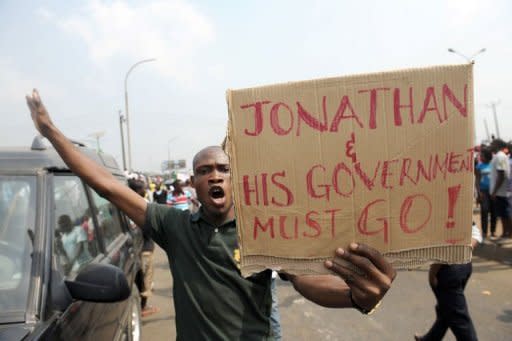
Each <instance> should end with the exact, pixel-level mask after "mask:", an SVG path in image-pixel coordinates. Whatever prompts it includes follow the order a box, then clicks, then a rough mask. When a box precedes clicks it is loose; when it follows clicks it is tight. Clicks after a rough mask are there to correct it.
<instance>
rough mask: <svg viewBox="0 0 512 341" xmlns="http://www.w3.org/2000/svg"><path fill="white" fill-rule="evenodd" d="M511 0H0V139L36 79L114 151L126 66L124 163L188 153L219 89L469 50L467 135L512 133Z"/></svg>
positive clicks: (219, 133)
mask: <svg viewBox="0 0 512 341" xmlns="http://www.w3.org/2000/svg"><path fill="white" fill-rule="evenodd" d="M511 13H512V2H510V1H506V0H486V1H483V0H482V1H476V0H430V1H406V0H403V1H398V0H397V1H393V0H390V1H369V0H368V1H363V0H360V1H357V2H356V1H342V0H337V1H336V0H333V1H322V0H318V1H300V0H281V1H265V0H261V1H226V0H215V1H213V0H209V1H208V0H167V1H164V0H156V1H151V0H146V1H100V0H84V1H75V0H72V1H57V0H55V1H15V0H0V104H1V105H0V118H1V123H0V145H2V146H5V145H8V146H15V145H29V144H30V142H31V141H32V138H33V136H34V135H35V133H36V131H35V129H34V128H33V125H32V122H31V120H30V115H29V113H28V109H27V108H26V104H25V101H24V95H25V94H26V93H29V92H30V90H31V89H32V88H34V87H36V88H38V89H39V90H40V93H41V95H42V97H43V100H44V101H45V103H46V105H47V107H48V109H49V110H50V112H51V114H52V116H53V120H54V122H55V123H56V124H57V125H58V126H59V127H60V129H61V130H62V131H63V132H64V133H65V134H66V135H67V136H68V137H72V138H75V139H79V140H85V141H86V142H88V143H90V144H91V145H93V146H94V145H95V142H94V138H93V137H92V136H93V135H94V134H98V133H102V134H103V137H101V138H100V145H101V148H102V149H103V150H105V151H108V152H110V153H112V154H113V155H114V156H116V158H117V159H118V161H119V162H120V163H121V160H122V159H121V143H120V131H119V115H118V111H119V110H122V111H123V112H124V110H125V105H124V79H125V75H126V73H127V71H128V70H129V69H130V67H131V66H132V65H133V64H134V63H136V62H138V61H140V60H143V59H148V58H156V61H154V62H150V63H145V64H142V65H139V66H138V67H136V68H135V69H134V71H133V72H132V73H131V74H130V76H129V78H128V94H129V114H130V126H131V140H132V154H133V161H132V164H133V168H135V169H139V170H153V171H157V170H159V169H160V165H161V163H162V161H163V160H165V159H167V158H168V155H170V157H171V159H180V158H184V159H187V160H189V161H190V160H191V159H192V157H193V155H194V153H195V152H197V151H198V150H199V149H200V148H201V147H203V146H206V145H211V144H218V143H220V141H221V140H222V139H223V137H224V134H225V131H226V126H227V108H226V100H225V91H226V89H228V88H241V87H244V88H245V87H250V86H254V85H264V84H271V83H276V82H285V81H292V80H304V79H312V78H320V77H332V76H341V75H349V74H353V73H366V72H376V71H385V70H393V69H399V68H410V67H421V66H429V65H438V64H455V63H463V62H465V60H464V58H463V57H461V56H458V55H456V54H454V53H449V52H448V51H447V49H448V48H450V47H451V48H453V49H455V50H457V51H459V52H460V53H461V54H463V55H466V56H468V57H469V56H471V55H472V54H473V53H475V52H477V51H478V50H480V49H481V48H486V49H487V51H486V52H484V53H482V54H479V55H478V56H477V57H476V65H475V113H476V119H475V122H476V132H477V139H478V140H480V139H483V138H486V132H485V128H484V121H486V122H487V125H488V127H489V131H490V133H491V134H493V133H495V123H494V119H493V115H492V109H491V108H490V107H489V104H490V103H492V102H497V103H498V105H497V106H496V110H497V114H498V122H499V130H500V134H501V137H503V138H504V139H507V140H509V139H512V116H511V115H510V113H511V112H512V96H511V95H510V93H511V91H510V90H511V89H510V84H512V67H510V65H509V64H508V63H509V62H510V61H511V60H512V23H510V14H511Z"/></svg>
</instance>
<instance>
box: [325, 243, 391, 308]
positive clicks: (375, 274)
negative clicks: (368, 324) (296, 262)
mask: <svg viewBox="0 0 512 341" xmlns="http://www.w3.org/2000/svg"><path fill="white" fill-rule="evenodd" d="M325 266H326V267H327V268H328V269H329V270H331V271H332V272H334V273H335V274H337V275H339V276H340V277H341V278H342V279H343V280H344V281H345V283H346V284H347V285H348V286H349V288H350V290H351V295H352V296H351V299H352V303H353V304H354V306H358V307H359V308H362V309H363V310H365V311H371V310H372V309H373V308H375V307H376V306H377V305H378V304H379V302H380V301H381V300H382V298H383V297H384V295H385V294H386V292H387V291H388V290H389V288H390V287H391V283H392V282H393V280H394V279H395V277H396V270H395V269H394V268H393V266H392V265H391V264H390V263H389V262H388V261H387V260H386V259H385V258H384V256H383V255H382V254H381V253H380V252H379V251H377V250H375V249H373V248H371V247H369V246H367V245H365V244H360V243H351V244H350V247H349V249H348V250H344V249H341V248H339V249H337V250H336V256H335V258H334V259H333V260H332V261H326V262H325ZM354 266H355V267H356V268H357V269H356V268H354Z"/></svg>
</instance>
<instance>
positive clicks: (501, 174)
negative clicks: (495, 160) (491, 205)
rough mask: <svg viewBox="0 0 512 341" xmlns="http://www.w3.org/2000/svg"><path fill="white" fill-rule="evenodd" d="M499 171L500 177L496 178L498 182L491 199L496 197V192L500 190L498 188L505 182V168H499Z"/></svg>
mask: <svg viewBox="0 0 512 341" xmlns="http://www.w3.org/2000/svg"><path fill="white" fill-rule="evenodd" d="M497 173H498V177H497V178H496V184H495V185H494V188H493V190H492V193H491V199H492V200H494V199H496V192H497V191H498V189H499V188H500V187H501V185H502V184H503V181H505V171H504V170H498V171H497Z"/></svg>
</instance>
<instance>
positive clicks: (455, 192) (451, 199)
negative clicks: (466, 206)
mask: <svg viewBox="0 0 512 341" xmlns="http://www.w3.org/2000/svg"><path fill="white" fill-rule="evenodd" d="M461 186H462V185H458V186H454V187H448V221H447V222H446V228H447V229H451V228H454V227H455V220H454V219H453V211H454V208H455V203H456V202H457V199H458V198H459V192H460V187H461Z"/></svg>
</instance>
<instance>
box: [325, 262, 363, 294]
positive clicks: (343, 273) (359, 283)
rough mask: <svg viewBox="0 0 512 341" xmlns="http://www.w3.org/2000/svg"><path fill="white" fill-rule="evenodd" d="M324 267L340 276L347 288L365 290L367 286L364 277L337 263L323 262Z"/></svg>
mask: <svg viewBox="0 0 512 341" xmlns="http://www.w3.org/2000/svg"><path fill="white" fill-rule="evenodd" d="M325 266H326V267H327V268H328V269H329V270H331V271H332V272H334V273H335V274H337V275H338V276H340V277H341V278H342V279H343V280H344V281H345V283H347V285H348V286H349V287H358V288H365V287H366V286H368V284H369V283H368V280H367V279H366V278H365V277H363V276H361V275H360V274H358V273H357V272H356V271H354V270H351V269H349V268H347V267H346V266H343V265H341V264H339V263H337V262H334V261H327V262H325Z"/></svg>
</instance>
